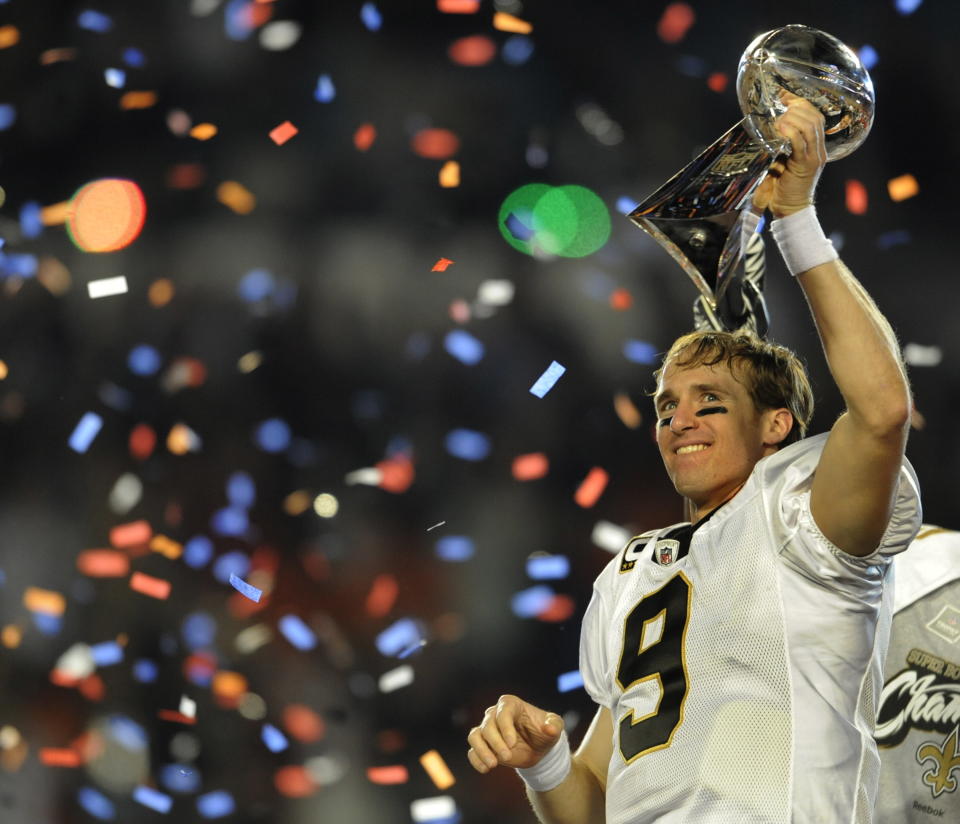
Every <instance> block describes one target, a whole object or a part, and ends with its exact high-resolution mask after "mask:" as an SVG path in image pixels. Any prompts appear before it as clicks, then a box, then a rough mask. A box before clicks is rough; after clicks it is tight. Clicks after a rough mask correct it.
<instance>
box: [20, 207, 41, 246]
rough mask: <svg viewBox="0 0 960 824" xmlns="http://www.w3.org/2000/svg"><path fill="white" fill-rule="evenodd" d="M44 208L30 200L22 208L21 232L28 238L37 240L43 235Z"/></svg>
mask: <svg viewBox="0 0 960 824" xmlns="http://www.w3.org/2000/svg"><path fill="white" fill-rule="evenodd" d="M42 212H43V207H42V206H41V205H40V204H39V203H37V202H36V201H33V200H29V201H27V202H26V203H24V204H23V206H21V207H20V231H21V232H23V236H24V237H26V238H30V239H33V238H36V237H40V235H41V234H43V214H42Z"/></svg>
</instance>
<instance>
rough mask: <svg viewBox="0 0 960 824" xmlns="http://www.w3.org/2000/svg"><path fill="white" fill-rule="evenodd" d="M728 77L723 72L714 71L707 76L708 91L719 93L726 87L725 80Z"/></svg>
mask: <svg viewBox="0 0 960 824" xmlns="http://www.w3.org/2000/svg"><path fill="white" fill-rule="evenodd" d="M729 79H730V78H729V77H727V75H726V74H725V73H724V72H714V73H713V74H711V75H710V76H709V77H708V78H707V86H709V87H710V91H714V92H716V93H717V94H720V93H721V92H722V91H723V90H724V89H726V88H727V82H728V81H729Z"/></svg>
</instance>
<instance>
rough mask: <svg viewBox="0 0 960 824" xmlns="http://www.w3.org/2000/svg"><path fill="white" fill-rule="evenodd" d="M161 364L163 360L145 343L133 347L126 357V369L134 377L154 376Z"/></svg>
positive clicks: (155, 350)
mask: <svg viewBox="0 0 960 824" xmlns="http://www.w3.org/2000/svg"><path fill="white" fill-rule="evenodd" d="M162 363H163V360H162V358H161V357H160V353H159V352H158V351H157V349H156V348H155V347H153V346H150V345H148V344H146V343H141V344H140V345H139V346H134V347H133V349H131V350H130V354H129V355H127V367H128V368H129V369H130V371H131V372H133V374H134V375H140V376H142V377H149V376H150V375H155V374H156V373H157V371H158V370H159V369H160V366H161V364H162Z"/></svg>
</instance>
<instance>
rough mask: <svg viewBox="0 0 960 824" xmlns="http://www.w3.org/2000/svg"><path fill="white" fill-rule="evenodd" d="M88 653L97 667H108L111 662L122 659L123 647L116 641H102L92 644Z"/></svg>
mask: <svg viewBox="0 0 960 824" xmlns="http://www.w3.org/2000/svg"><path fill="white" fill-rule="evenodd" d="M90 654H91V655H92V656H93V661H94V663H95V664H96V665H97V666H98V667H108V666H110V665H111V664H119V663H120V662H121V661H122V660H123V647H121V646H120V645H119V644H118V643H117V642H116V641H104V642H103V643H102V644H94V645H93V646H92V647H90Z"/></svg>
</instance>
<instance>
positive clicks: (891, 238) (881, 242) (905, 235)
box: [877, 229, 911, 251]
mask: <svg viewBox="0 0 960 824" xmlns="http://www.w3.org/2000/svg"><path fill="white" fill-rule="evenodd" d="M910 240H911V237H910V233H909V232H908V231H907V230H906V229H897V230H895V231H893V232H884V234H882V235H880V237H878V238H877V246H878V247H880V249H882V250H883V251H886V250H887V249H892V248H893V247H894V246H902V245H903V244H904V243H909V242H910Z"/></svg>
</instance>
